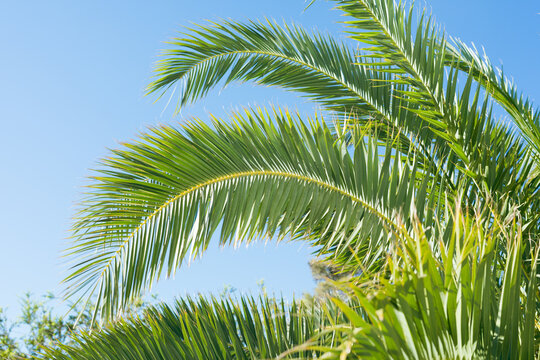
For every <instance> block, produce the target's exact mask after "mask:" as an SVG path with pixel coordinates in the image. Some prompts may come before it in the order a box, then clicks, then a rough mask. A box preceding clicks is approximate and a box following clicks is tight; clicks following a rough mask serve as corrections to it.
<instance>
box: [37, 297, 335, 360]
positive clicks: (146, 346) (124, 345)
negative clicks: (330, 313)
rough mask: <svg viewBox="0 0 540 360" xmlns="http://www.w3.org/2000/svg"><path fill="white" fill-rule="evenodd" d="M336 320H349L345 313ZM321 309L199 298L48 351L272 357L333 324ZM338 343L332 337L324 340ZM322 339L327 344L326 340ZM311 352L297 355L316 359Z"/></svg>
mask: <svg viewBox="0 0 540 360" xmlns="http://www.w3.org/2000/svg"><path fill="white" fill-rule="evenodd" d="M334 316H335V318H333V319H332V321H337V320H338V319H340V321H344V320H345V319H344V318H343V316H342V315H340V314H339V312H336V313H335V315H334ZM330 324H331V322H330V319H329V318H328V317H327V316H321V309H320V308H319V306H318V305H314V306H311V307H307V306H306V305H303V304H302V303H300V302H292V303H291V304H285V302H284V301H283V300H274V299H266V298H265V299H259V300H256V299H253V298H249V297H247V298H241V299H239V301H233V300H217V299H214V298H212V299H210V300H206V299H204V298H199V299H197V300H193V299H189V298H188V299H187V300H179V301H177V302H176V303H175V304H174V305H173V306H168V305H161V306H157V307H153V308H150V309H148V310H147V311H146V312H145V314H144V315H143V316H141V317H137V318H131V319H126V320H120V321H118V322H115V323H113V324H110V325H109V326H107V327H106V328H104V329H102V330H101V331H100V332H95V333H92V334H82V335H78V336H76V342H75V344H74V345H72V346H60V347H59V348H56V349H54V348H49V349H44V351H43V355H42V358H44V359H51V360H63V359H66V360H67V359H70V360H79V359H80V360H83V359H84V360H94V359H95V360H98V359H99V360H108V359H110V360H118V359H130V360H158V359H159V360H169V359H186V360H187V359H193V360H202V359H208V360H215V359H223V360H225V359H231V360H232V359H234V360H242V359H246V360H247V359H272V358H276V357H277V356H278V355H280V354H281V353H283V352H285V351H287V350H289V349H291V348H293V347H295V346H298V345H301V344H303V343H305V342H306V341H308V340H310V339H311V338H312V337H313V336H314V335H315V333H316V332H317V330H318V329H320V328H321V327H324V326H328V325H330ZM322 339H324V340H325V341H329V342H330V343H331V342H332V341H335V340H336V339H337V338H336V337H334V339H332V336H331V334H328V335H326V336H324V337H322ZM322 339H321V340H322ZM315 354H317V352H313V351H311V350H308V351H302V352H299V353H296V352H295V353H294V355H293V357H295V358H297V357H302V358H312V357H313V356H314V355H315Z"/></svg>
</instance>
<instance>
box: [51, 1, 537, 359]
mask: <svg viewBox="0 0 540 360" xmlns="http://www.w3.org/2000/svg"><path fill="white" fill-rule="evenodd" d="M336 3H337V7H338V8H339V9H341V10H342V11H343V12H344V13H345V15H347V21H346V22H345V24H346V25H347V26H348V30H349V34H350V37H351V38H352V39H353V40H354V41H357V42H358V43H361V44H363V45H365V46H364V47H362V48H361V49H360V50H352V49H351V48H350V47H349V46H348V45H346V44H343V43H340V42H339V41H336V40H334V39H332V38H331V37H329V36H325V35H321V34H317V33H308V32H307V31H305V30H303V29H302V28H300V27H298V26H289V25H284V26H280V25H278V24H276V23H274V22H269V21H267V22H249V23H236V22H228V21H223V22H220V23H208V24H205V25H200V26H195V27H193V28H191V29H189V30H188V31H187V32H186V33H185V34H183V35H182V36H179V37H177V38H175V39H173V40H172V41H171V42H170V49H169V50H167V51H166V52H165V55H164V57H163V58H162V59H161V60H160V61H159V62H158V64H157V66H156V78H155V80H154V81H153V82H152V83H151V84H150V85H149V87H148V92H149V93H159V94H164V93H165V92H166V91H167V90H168V89H169V88H170V87H171V86H178V87H179V88H180V98H179V101H178V106H179V107H181V106H183V105H185V104H187V103H189V102H192V101H195V100H197V99H199V98H202V97H204V95H205V94H206V93H207V92H208V91H209V90H210V89H211V88H213V87H214V86H217V85H220V84H223V82H225V83H228V82H231V81H254V82H255V83H257V84H261V85H267V86H277V87H281V88H283V89H286V90H290V91H295V92H299V93H301V94H302V95H303V96H306V97H307V98H309V99H311V100H313V101H314V102H316V103H317V104H319V105H320V106H321V107H322V108H323V109H324V110H325V112H322V113H320V114H318V115H316V116H314V117H313V118H311V119H302V118H300V117H299V115H296V114H291V113H290V112H288V111H287V110H284V109H279V108H272V109H246V110H245V111H244V112H238V113H234V114H232V115H231V120H230V121H224V120H222V119H217V118H212V121H211V123H210V124H207V123H204V122H202V121H199V120H193V121H190V122H187V123H186V124H185V125H182V126H179V127H173V126H163V127H159V128H155V129H152V130H151V131H150V132H149V133H147V134H145V135H142V136H141V138H140V139H139V140H138V141H137V142H135V143H131V144H126V145H125V146H124V148H123V149H121V150H115V151H113V153H112V155H111V156H110V157H109V158H107V159H106V160H104V161H103V167H102V169H101V170H99V171H98V174H97V175H96V176H95V177H94V182H93V184H92V185H91V186H90V188H89V191H88V194H87V198H86V200H85V201H84V202H83V203H82V207H81V211H80V213H79V215H78V217H77V220H76V223H75V225H74V238H75V239H74V243H73V246H72V247H71V248H70V250H69V252H70V256H72V257H73V258H74V259H76V262H75V265H74V266H73V268H72V271H71V274H70V275H69V277H68V278H67V279H66V281H67V284H68V289H69V290H68V293H69V294H70V295H74V294H86V295H88V294H94V295H96V296H97V307H96V316H98V317H99V318H100V319H103V320H107V319H112V318H113V317H114V316H116V315H117V314H120V313H121V311H122V309H123V308H125V306H126V305H127V304H129V303H130V301H132V300H133V299H134V298H136V297H137V296H139V295H140V294H141V292H142V291H144V290H145V289H147V288H148V287H150V286H151V284H152V283H154V282H155V281H156V280H157V279H158V278H159V277H160V276H161V275H162V274H167V275H171V274H173V273H174V272H175V271H176V270H177V269H178V268H179V267H180V265H181V264H182V263H183V261H184V260H185V259H189V258H192V257H194V256H197V255H200V254H202V253H203V252H204V250H205V249H206V248H207V246H208V242H209V240H210V239H211V237H212V234H215V233H217V234H218V236H219V239H220V242H221V243H222V244H238V243H240V242H250V241H252V240H253V239H256V238H260V237H261V236H265V237H268V238H273V239H277V240H281V239H284V238H292V239H294V240H302V241H308V242H309V243H310V244H312V245H313V246H314V252H315V253H316V254H318V255H320V256H324V257H325V258H327V259H329V260H330V261H332V262H333V263H334V264H336V265H338V266H339V267H341V268H342V269H343V270H344V271H347V272H348V273H350V274H354V276H353V277H352V279H351V282H352V283H354V285H352V288H350V287H349V286H350V285H347V286H346V287H345V290H344V291H345V292H347V293H349V294H350V296H349V300H348V301H349V303H347V304H346V303H344V302H342V301H341V300H339V299H335V300H334V305H330V304H326V305H325V304H318V305H316V307H317V309H315V308H310V309H308V308H304V307H302V306H301V310H298V309H296V308H294V306H296V305H293V308H294V309H288V310H287V309H285V307H283V308H282V309H281V310H276V308H272V307H266V308H265V307H264V306H263V310H261V309H259V308H258V307H257V305H256V304H255V303H252V307H251V309H250V308H249V307H245V308H244V313H243V315H238V314H239V313H237V312H235V310H234V309H235V305H234V304H229V305H226V304H221V305H220V304H219V303H218V302H214V303H209V302H205V300H200V301H201V303H200V304H199V305H196V304H195V303H192V304H191V305H190V304H187V303H185V302H184V303H182V302H180V303H178V304H177V306H178V308H179V309H182V310H179V312H178V313H174V311H172V310H170V309H169V308H162V309H155V311H154V312H152V311H151V312H150V313H149V314H148V315H147V317H146V318H145V319H143V320H126V321H127V322H122V321H121V322H120V323H118V324H117V325H114V326H112V328H111V329H110V330H108V331H109V332H105V333H104V334H98V335H87V336H86V337H83V338H81V339H82V340H81V342H80V344H79V347H75V348H70V347H64V348H63V349H62V350H58V351H57V352H55V351H54V350H49V351H50V353H49V356H53V354H54V356H55V357H58V358H61V356H64V355H62V354H66V353H70V354H71V355H70V356H74V358H77V356H76V355H74V354H77V353H79V352H80V351H82V349H85V351H87V352H88V354H89V353H91V352H92V351H94V350H95V349H96V348H103V349H113V348H114V347H115V346H116V345H115V344H117V343H118V341H120V342H121V341H122V340H118V339H122V337H123V338H124V339H131V340H129V341H134V340H133V339H136V338H138V337H137V336H139V337H140V336H141V335H140V334H142V333H138V331H139V330H137V329H141V328H142V329H143V330H141V331H148V329H150V328H151V329H154V327H155V329H157V328H159V329H160V333H162V334H164V335H163V336H165V338H159V339H158V338H156V339H154V340H155V341H154V342H150V343H149V344H146V345H144V346H145V347H147V349H146V350H144V351H148V353H145V352H144V351H143V350H141V351H142V352H141V353H140V354H149V353H152V354H154V355H153V356H154V357H153V358H156V359H157V358H167V356H172V357H175V356H176V357H178V356H180V357H185V358H229V356H232V357H237V358H243V357H247V358H252V357H255V358H257V357H274V356H277V354H279V353H282V352H284V353H283V356H291V357H295V356H308V355H309V356H317V355H318V354H321V353H325V352H326V356H328V357H332V356H336V357H339V356H342V355H343V354H345V353H351V354H356V355H355V356H360V355H361V356H364V357H367V356H373V357H374V358H377V354H379V355H380V354H386V356H389V357H394V358H434V357H436V355H438V356H441V357H445V356H446V357H459V356H461V358H470V357H471V358H472V357H475V356H484V357H490V356H494V357H498V356H501V354H503V355H502V357H504V356H505V355H514V354H519V356H521V357H523V358H527V357H529V356H534V353H535V351H538V340H537V339H538V328H537V327H536V328H535V324H538V301H537V299H538V296H539V293H538V289H537V287H536V267H537V261H536V260H537V257H536V254H537V251H535V249H536V248H537V247H536V242H535V240H536V238H537V236H538V231H539V225H540V222H539V219H538V215H539V214H540V208H539V203H538V200H537V199H538V190H539V186H540V183H539V181H540V177H539V176H538V164H539V160H540V157H539V156H540V131H539V129H540V127H539V123H540V113H539V112H538V110H536V109H535V108H534V107H533V105H532V104H531V102H530V101H529V100H528V99H527V98H526V97H524V96H523V95H521V94H519V92H518V90H517V89H516V88H515V86H514V85H513V84H512V83H511V81H510V80H509V79H508V78H506V77H505V75H504V74H503V73H502V72H501V71H499V70H498V69H497V68H495V67H494V66H493V65H492V64H491V63H490V61H489V60H488V59H487V58H486V57H485V56H481V55H480V54H479V53H478V52H477V51H476V49H474V48H470V47H468V46H466V45H465V44H463V43H461V42H459V41H458V40H455V39H451V38H448V37H447V36H446V35H445V34H444V32H442V31H441V30H440V29H439V28H438V27H437V26H436V25H434V24H433V21H432V19H431V17H429V16H426V15H425V14H423V13H420V14H416V13H415V12H413V8H412V7H410V8H409V7H408V6H406V5H405V4H402V3H400V4H397V5H396V4H395V3H394V2H393V0H354V1H353V0H341V1H336ZM494 109H495V110H494ZM494 111H495V113H497V114H499V113H502V112H504V114H505V116H506V117H507V118H508V119H509V120H510V121H508V122H503V121H497V120H496V119H495V115H494ZM328 114H331V116H332V118H333V120H334V121H333V122H332V123H330V122H329V121H327V120H325V119H324V117H325V116H328ZM503 159H504V161H502V160H503ZM367 299H370V300H369V301H368V300H367ZM421 299H423V300H421ZM263 302H264V301H263ZM478 302H480V303H481V304H484V305H485V306H483V307H479V306H478V305H477V303H478ZM428 303H429V304H428ZM198 306H199V307H200V308H197V307H198ZM319 307H320V308H319ZM510 308H511V309H514V310H513V311H516V313H515V314H514V315H515V316H514V317H512V318H507V316H508V315H507V314H506V312H505V309H510ZM197 309H199V310H197ZM201 309H204V310H201ZM264 309H266V310H264ZM323 309H326V310H323ZM183 311H186V312H187V313H191V312H192V313H193V319H194V320H193V321H192V322H189V321H187V322H186V323H189V324H190V325H185V326H184V325H180V324H183V321H184V320H182V317H183V316H187V315H183V314H184V313H183ZM213 311H215V313H213ZM280 311H281V312H282V314H289V315H287V316H285V315H283V316H285V317H286V319H285V320H284V324H286V325H284V327H283V328H280V329H281V330H275V329H276V328H275V327H272V326H270V325H267V324H266V325H260V326H259V325H257V326H251V327H250V325H249V324H250V323H251V321H254V320H253V319H246V316H247V317H258V316H263V317H264V316H268V317H270V318H272V317H275V316H278V315H276V314H278V313H279V312H280ZM321 311H323V312H324V311H326V312H328V313H332V315H330V316H329V317H325V316H322V315H321ZM261 312H262V314H263V315H261ZM293 313H294V314H295V315H294V316H292V315H290V314H293ZM415 313H417V314H421V315H422V316H420V317H419V318H417V317H416V316H418V315H413V314H415ZM209 314H210V315H209ZM211 314H221V315H222V317H223V319H228V320H223V321H224V324H225V323H226V324H225V325H223V326H224V328H226V329H227V330H228V332H229V333H230V332H233V333H236V332H237V331H240V333H241V334H244V335H242V336H244V337H242V338H241V339H240V338H235V337H234V336H232V335H228V336H230V337H223V339H225V338H226V340H222V341H221V342H220V341H219V338H217V339H216V338H212V339H210V340H209V339H208V338H207V339H206V340H201V339H202V338H199V337H198V336H196V335H195V332H196V331H202V330H200V329H205V328H208V329H209V328H210V327H211V325H209V324H211V323H215V321H218V322H219V321H221V320H215V319H214V320H209V319H210V318H211V317H212V315H211ZM227 314H229V315H227ZM232 314H237V315H232ZM340 314H341V315H340ZM218 317H219V316H218ZM293 318H295V319H300V320H298V321H305V322H304V323H302V324H303V325H299V324H297V323H296V320H293ZM167 319H168V320H167ZM302 319H304V320H302ZM306 319H309V320H306ZM470 319H472V320H470ZM336 322H338V323H342V324H343V326H342V327H339V326H338V327H336V326H333V327H327V326H328V325H330V324H334V325H335V324H336ZM194 324H197V326H195V327H194V328H192V327H193V326H194ZM231 324H235V325H234V326H233V325H231ZM246 324H248V325H246ZM268 324H269V323H268ZM295 324H296V325H295ZM306 324H307V325H306ZM503 324H508V326H506V325H503ZM244 325H245V327H242V326H244ZM231 326H232V328H231ZM236 326H240V327H241V328H242V330H234V329H235V328H236ZM287 326H289V328H287ZM294 326H300V327H304V328H306V327H307V328H309V330H304V331H301V332H298V331H296V330H294ZM307 328H306V329H307ZM144 329H147V330H144ZM196 329H199V330H196ZM257 329H259V330H257ZM264 329H266V330H264ZM269 329H274V330H272V331H271V330H269ZM291 329H292V330H291ZM318 329H319V330H318ZM320 329H326V330H320ZM355 329H356V330H355ZM390 329H394V330H392V331H390ZM250 331H251V333H250ZM265 331H267V332H266V333H265ZM328 332H331V333H332V334H333V335H332V336H330V337H328V336H326V335H325V334H328ZM137 334H139V335H137ZM245 334H249V335H245ZM295 334H300V335H298V336H296V335H295ZM167 336H171V338H170V339H187V338H189V339H191V340H192V341H193V343H194V344H193V345H192V346H193V347H198V348H200V347H201V344H205V345H204V346H210V345H209V344H214V345H212V346H211V348H212V349H215V352H213V351H209V352H208V353H202V352H200V350H199V351H196V350H193V349H194V348H192V349H191V350H189V351H188V350H185V349H180V348H181V347H179V348H174V345H170V346H171V347H170V348H169V350H168V351H170V353H168V355H166V354H167V353H166V352H165V353H163V352H162V353H160V352H159V351H157V350H156V349H157V348H158V347H159V346H160V345H159V344H163V343H170V342H171V341H172V340H171V341H168V340H166V338H167ZM178 336H179V337H178ZM249 336H252V339H258V340H257V341H255V340H253V341H251V340H249ZM274 338H276V339H280V338H288V339H289V341H282V342H279V341H278V342H273V340H272V339H274ZM170 339H169V340H170ZM194 339H197V340H194ZM310 339H311V340H310ZM329 339H330V340H329ZM308 340H310V342H308ZM126 341H128V340H126ZM177 341H180V340H177ZM172 342H174V341H172ZM96 344H100V345H99V346H98V345H96ZM156 344H157V345H156ZM227 344H229V345H227ZM263 344H267V345H264V346H263ZM268 344H270V345H268ZM272 344H273V345H272ZM377 344H383V345H380V346H379V345H377ZM141 346H142V345H141ZM204 346H203V347H204ZM269 347H274V350H272V351H270V350H268V349H269ZM165 348H166V347H164V348H163V349H165ZM173 348H174V349H173ZM92 349H94V350H92ZM149 349H152V350H149ZM240 349H243V350H240ZM264 349H266V350H264ZM117 350H118V349H117ZM118 351H119V353H118V354H120V353H122V351H123V350H121V349H120V350H118ZM124 351H128V349H124ZM162 351H165V350H162ZM190 351H191V352H190ZM285 351H287V352H285ZM378 351H380V353H378ZM400 351H401V352H400ZM110 353H111V354H112V353H113V352H112V350H110ZM88 354H87V355H88ZM100 354H101V355H100ZM118 354H117V357H111V358H121V356H120V355H118ZM240 354H242V355H240ZM370 354H371V355H370ZM102 355H103V351H98V350H96V351H95V355H94V356H96V357H97V356H102ZM173 355H174V356H173ZM88 356H89V355H88ZM133 356H135V355H133ZM140 356H143V355H140ZM145 356H146V355H145ZM148 356H149V355H148ZM160 356H161V357H160ZM135 357H136V356H135ZM87 358H92V357H87ZM143 358H144V357H143ZM147 358H151V357H147ZM85 359H86V357H85Z"/></svg>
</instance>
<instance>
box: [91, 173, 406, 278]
mask: <svg viewBox="0 0 540 360" xmlns="http://www.w3.org/2000/svg"><path fill="white" fill-rule="evenodd" d="M255 176H267V177H271V176H276V177H284V178H291V179H296V180H299V181H305V182H308V183H312V184H315V185H318V186H320V187H322V188H326V189H328V190H331V191H334V192H337V193H339V194H341V195H343V196H345V197H348V198H349V199H351V201H353V202H355V203H358V204H360V205H361V206H363V207H364V208H365V209H367V210H368V211H370V212H371V213H372V214H374V215H376V216H377V217H379V218H380V219H381V220H383V221H384V222H385V223H386V224H388V225H389V226H390V227H392V228H393V229H394V230H396V231H398V232H402V231H403V229H402V227H401V226H400V225H399V224H397V223H395V222H393V221H392V220H391V219H390V218H389V217H388V216H386V215H385V214H383V213H382V212H381V211H379V210H377V209H376V208H375V207H374V206H373V205H371V204H369V203H368V202H367V201H365V200H362V199H361V198H359V197H358V196H356V195H355V194H352V193H351V192H348V191H346V190H344V189H342V188H340V187H338V186H335V185H332V184H329V183H328V182H324V181H322V180H318V179H316V178H314V177H309V176H306V175H300V174H296V173H293V172H284V171H275V170H253V171H243V172H237V173H232V174H229V175H224V176H220V177H216V178H213V179H210V180H207V181H205V182H202V183H200V184H197V185H195V186H192V187H190V188H189V189H186V190H184V191H182V192H181V193H180V194H178V195H175V196H173V197H172V198H170V199H169V200H167V201H166V202H165V203H163V205H161V206H159V207H158V208H156V209H155V210H154V211H153V212H152V213H150V214H149V215H148V216H147V217H146V218H145V219H144V221H142V222H141V223H140V224H139V225H138V226H137V228H135V230H133V231H132V232H131V233H130V234H129V235H128V236H127V237H126V238H125V239H124V241H123V242H122V243H121V244H120V247H119V248H118V250H116V252H115V253H114V255H113V256H112V257H111V259H110V260H109V262H108V263H107V265H105V267H104V269H103V270H102V272H101V274H100V276H99V279H103V276H104V275H105V273H106V272H107V271H108V270H109V269H110V266H111V265H112V263H113V261H114V260H115V259H117V258H118V256H119V255H120V254H121V252H122V251H123V250H124V248H125V247H126V245H127V244H128V243H129V241H130V240H131V239H132V238H133V237H134V236H135V235H136V234H137V232H138V231H139V230H140V229H142V228H143V227H144V226H145V225H146V224H147V223H148V222H149V221H150V220H151V219H152V218H154V217H155V216H157V214H159V213H160V212H161V211H162V210H163V209H164V208H166V207H167V206H168V205H170V204H171V203H173V202H175V201H177V200H178V199H180V198H182V197H185V196H187V195H189V194H191V193H193V192H195V191H197V190H199V189H201V188H204V187H207V186H211V185H213V184H217V183H220V182H226V181H229V180H232V179H237V178H241V177H255Z"/></svg>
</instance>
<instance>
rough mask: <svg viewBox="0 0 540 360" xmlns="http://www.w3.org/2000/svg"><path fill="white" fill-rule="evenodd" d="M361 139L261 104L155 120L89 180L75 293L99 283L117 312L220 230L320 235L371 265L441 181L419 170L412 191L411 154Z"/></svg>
mask: <svg viewBox="0 0 540 360" xmlns="http://www.w3.org/2000/svg"><path fill="white" fill-rule="evenodd" d="M353 143H354V145H353V147H352V148H350V147H349V143H348V142H346V141H345V140H339V139H338V140H336V139H335V137H334V136H333V134H332V133H331V131H330V130H329V128H328V127H327V126H326V125H325V124H324V123H323V122H321V121H320V120H313V121H312V122H311V124H310V125H304V124H303V123H301V122H299V121H298V120H295V119H294V118H293V117H292V116H291V115H290V114H288V113H277V112H273V113H266V112H263V111H252V112H247V113H245V114H244V115H240V114H237V115H235V118H234V122H233V123H232V124H231V125H227V124H226V123H224V122H222V121H219V120H217V119H214V121H213V123H212V126H208V125H205V124H204V123H202V122H198V121H194V122H191V123H188V124H186V125H184V126H182V129H181V130H177V129H175V128H172V127H161V128H156V129H153V130H152V132H151V133H150V134H147V135H143V136H142V137H141V139H140V140H139V141H138V142H137V143H134V144H128V145H126V148H125V149H124V150H116V151H114V153H113V156H111V157H109V158H107V159H106V160H104V165H105V166H104V167H103V169H102V170H100V171H99V172H100V174H99V175H98V176H96V177H95V182H94V184H92V185H91V186H90V189H91V191H90V192H89V194H88V199H87V200H86V201H85V202H83V208H82V211H81V214H80V215H79V217H78V220H77V222H76V224H75V226H74V229H75V243H74V245H73V247H72V248H71V249H70V254H71V256H73V257H76V258H77V260H76V263H75V265H74V266H73V269H72V273H71V275H70V276H69V277H68V278H67V279H66V281H67V282H68V285H69V289H70V290H69V291H70V294H73V293H79V294H82V293H85V292H86V291H90V292H91V293H93V292H96V291H97V310H96V311H97V312H100V313H102V314H103V315H104V316H105V317H106V318H109V317H110V316H112V315H114V314H115V313H116V312H117V311H118V310H121V309H122V308H124V306H125V305H126V304H127V303H129V302H130V301H131V300H132V299H133V298H135V297H137V296H138V295H139V294H140V292H141V291H142V290H143V289H146V288H149V287H150V286H151V284H152V283H154V282H155V281H156V280H157V279H158V278H159V276H160V274H162V272H164V271H165V272H166V273H167V275H168V276H171V275H173V274H174V272H175V271H176V269H177V268H178V267H179V266H180V265H181V264H182V263H183V262H184V260H186V259H192V258H194V257H196V256H198V255H201V254H202V252H204V250H205V249H206V248H207V246H208V243H209V241H210V239H211V237H212V234H214V233H216V232H217V233H218V234H219V237H220V243H221V244H232V245H238V244H240V243H249V242H250V241H252V240H254V239H257V238H260V237H261V236H263V237H267V238H276V239H277V240H278V241H279V240H281V239H284V238H285V237H286V236H292V237H294V238H304V239H312V241H313V242H315V241H317V244H318V245H320V248H319V250H318V251H317V252H318V253H319V254H327V255H328V256H330V257H332V258H335V259H341V262H342V263H343V264H346V263H350V262H351V261H353V262H354V263H355V264H358V261H357V260H356V256H353V253H362V254H364V256H363V257H362V259H361V262H362V265H363V266H364V267H368V268H369V267H371V266H374V264H375V263H376V262H377V261H378V260H379V259H380V254H383V253H384V252H385V251H386V248H387V246H388V244H389V241H390V238H391V236H392V234H393V233H394V232H396V231H397V232H400V231H406V230H404V229H405V228H404V227H403V226H406V224H407V223H408V219H407V218H403V217H402V216H401V214H403V211H404V210H408V209H409V208H410V207H411V206H416V207H418V208H420V209H422V211H423V210H424V209H429V205H430V204H431V205H433V204H434V202H435V201H436V195H437V191H431V190H429V189H431V188H433V187H437V186H439V184H438V183H430V182H429V181H426V180H418V181H419V183H418V185H419V189H422V190H421V192H420V193H419V194H420V195H421V196H420V197H419V198H418V197H417V198H416V199H417V200H414V199H415V197H414V192H415V187H413V186H410V184H411V181H412V182H413V183H415V182H416V181H417V180H416V179H417V175H416V169H415V166H414V162H412V161H411V163H410V164H407V163H405V162H403V161H402V160H400V158H399V154H398V155H397V157H395V156H394V154H393V153H392V152H391V151H387V152H386V154H379V151H380V149H379V143H378V141H376V140H366V139H365V138H364V137H362V136H361V135H358V136H355V137H354V142H353ZM388 149H391V148H390V147H388ZM380 156H382V161H381V158H380ZM419 179H422V177H420V178H419ZM428 188H429V189H428ZM429 199H431V200H429ZM430 214H431V212H430V210H428V211H427V213H426V217H427V219H429V218H430V217H432V215H430ZM351 251H352V252H353V253H351ZM344 254H349V257H348V258H347V257H344ZM356 255H357V254H356Z"/></svg>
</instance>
